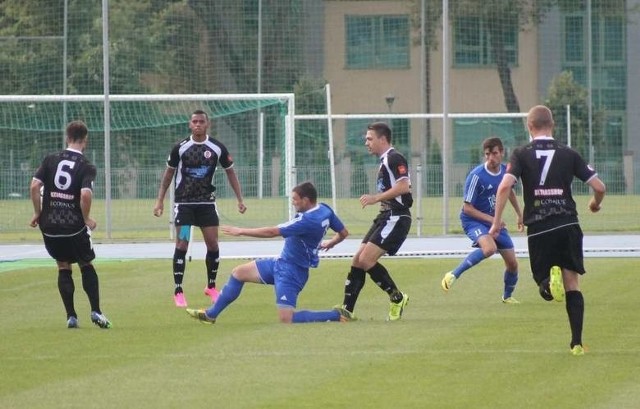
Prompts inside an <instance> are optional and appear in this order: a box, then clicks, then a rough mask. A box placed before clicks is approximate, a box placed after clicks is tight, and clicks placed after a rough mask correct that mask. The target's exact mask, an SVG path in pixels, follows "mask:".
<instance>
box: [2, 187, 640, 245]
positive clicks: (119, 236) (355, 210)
mask: <svg viewBox="0 0 640 409" xmlns="http://www.w3.org/2000/svg"><path fill="white" fill-rule="evenodd" d="M589 198H590V196H586V195H581V196H580V195H577V196H576V197H575V199H576V203H577V206H578V212H579V213H580V221H581V223H580V224H581V226H582V229H583V230H584V231H585V233H612V232H620V233H622V232H638V231H640V218H638V215H637V209H638V208H640V196H639V195H626V196H615V195H610V196H607V197H606V198H605V200H604V203H603V210H602V211H601V212H599V213H598V214H595V215H594V214H591V213H590V212H589V211H588V210H587V203H588V200H589ZM520 200H522V198H520ZM322 201H325V202H326V203H331V199H326V198H325V199H322ZM246 204H247V207H248V210H247V212H246V213H245V214H243V215H240V214H239V213H238V212H237V209H236V203H235V201H234V200H230V199H219V200H218V209H219V212H220V222H221V223H222V224H236V225H241V226H250V227H257V226H273V225H276V224H278V223H281V222H282V221H283V220H286V219H287V218H288V212H287V208H286V199H285V198H265V199H261V200H260V199H257V198H247V199H246ZM153 206H154V200H151V199H147V200H143V199H138V200H132V199H121V200H114V201H113V206H112V209H111V220H112V229H111V230H112V234H111V239H108V238H107V236H106V225H105V220H106V211H105V203H104V200H96V201H95V202H94V205H93V207H92V210H91V214H92V216H93V218H94V219H95V220H96V221H97V222H98V229H97V230H96V231H95V232H94V234H93V238H94V240H95V241H96V242H106V241H117V242H132V241H138V242H139V241H166V240H169V221H168V216H167V214H168V212H169V210H170V209H169V204H168V201H167V202H166V203H165V215H163V217H161V218H157V217H153V215H152V211H153ZM417 206H418V204H417V202H414V206H413V208H412V213H413V217H414V221H413V225H412V227H411V232H410V235H411V236H414V237H416V236H417V232H418V222H417V220H418V219H417V217H418V209H417ZM460 206H461V199H459V198H452V199H451V200H450V202H449V208H448V215H449V217H448V226H449V230H448V233H450V234H462V229H461V227H460V219H459V213H460ZM337 208H338V214H339V215H340V217H341V218H342V220H343V221H344V222H345V224H346V225H347V228H348V229H349V231H350V232H351V234H352V235H353V236H360V237H361V236H363V235H364V234H365V233H366V231H367V229H368V228H369V227H370V226H371V221H372V220H373V218H374V217H375V216H376V213H377V211H378V209H377V208H376V207H367V208H366V209H362V208H361V206H360V202H359V201H358V200H357V199H340V200H338V202H337ZM442 208H443V203H442V198H440V197H429V198H423V202H422V214H421V215H420V216H421V220H422V228H421V234H422V235H427V236H434V235H441V234H443V233H444V231H443V227H442V226H443V221H442V220H443V211H442ZM32 215H33V209H32V207H31V203H30V202H29V201H27V200H3V201H0V243H39V242H40V241H41V240H42V237H41V235H40V232H39V230H38V229H32V228H30V227H29V226H28V224H29V221H30V220H31V216H32ZM505 221H506V222H507V225H508V226H512V227H513V226H514V225H515V216H514V215H513V210H512V209H511V208H510V206H508V210H507V212H506V213H505Z"/></svg>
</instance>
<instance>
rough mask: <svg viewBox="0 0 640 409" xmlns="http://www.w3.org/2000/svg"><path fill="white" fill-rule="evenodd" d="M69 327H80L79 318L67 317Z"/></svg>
mask: <svg viewBox="0 0 640 409" xmlns="http://www.w3.org/2000/svg"><path fill="white" fill-rule="evenodd" d="M67 328H78V318H76V317H69V319H67Z"/></svg>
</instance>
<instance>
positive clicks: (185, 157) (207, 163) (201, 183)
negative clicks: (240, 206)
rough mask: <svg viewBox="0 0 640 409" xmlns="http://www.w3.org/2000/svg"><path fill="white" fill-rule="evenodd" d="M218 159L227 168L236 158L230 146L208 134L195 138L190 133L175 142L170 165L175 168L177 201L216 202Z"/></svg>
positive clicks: (168, 162) (170, 155)
mask: <svg viewBox="0 0 640 409" xmlns="http://www.w3.org/2000/svg"><path fill="white" fill-rule="evenodd" d="M218 163H219V164H220V165H221V166H222V167H223V168H224V169H228V168H230V167H231V166H233V159H232V158H231V155H230V154H229V152H228V151H227V148H226V147H225V146H224V145H223V144H222V143H221V142H220V141H218V140H216V139H215V138H212V137H211V136H209V135H207V139H206V140H205V141H203V142H196V141H194V140H193V138H192V137H191V136H189V137H188V138H186V139H184V140H182V141H180V142H179V143H178V144H177V145H176V146H174V147H173V149H172V150H171V153H170V154H169V158H168V159H167V165H168V166H170V167H172V168H174V169H176V174H175V199H174V200H175V202H176V203H212V202H214V201H215V196H214V194H213V192H214V191H215V187H214V186H213V185H212V181H213V174H214V173H215V171H216V167H217V166H218Z"/></svg>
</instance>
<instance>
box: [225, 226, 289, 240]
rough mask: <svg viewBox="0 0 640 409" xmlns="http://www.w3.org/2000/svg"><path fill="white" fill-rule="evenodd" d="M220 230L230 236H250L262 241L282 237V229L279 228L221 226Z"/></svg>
mask: <svg viewBox="0 0 640 409" xmlns="http://www.w3.org/2000/svg"><path fill="white" fill-rule="evenodd" d="M220 229H221V230H222V232H223V233H224V234H227V235H229V236H249V237H257V238H261V239H268V238H271V237H278V236H280V228H278V227H275V226H274V227H256V228H245V227H236V226H220Z"/></svg>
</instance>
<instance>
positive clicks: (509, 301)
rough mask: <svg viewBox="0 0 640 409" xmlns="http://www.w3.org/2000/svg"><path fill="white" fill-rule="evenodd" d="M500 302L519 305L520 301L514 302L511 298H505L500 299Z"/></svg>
mask: <svg viewBox="0 0 640 409" xmlns="http://www.w3.org/2000/svg"><path fill="white" fill-rule="evenodd" d="M502 302H503V303H505V304H520V301H518V300H516V299H515V298H513V297H507V298H504V297H502Z"/></svg>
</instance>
